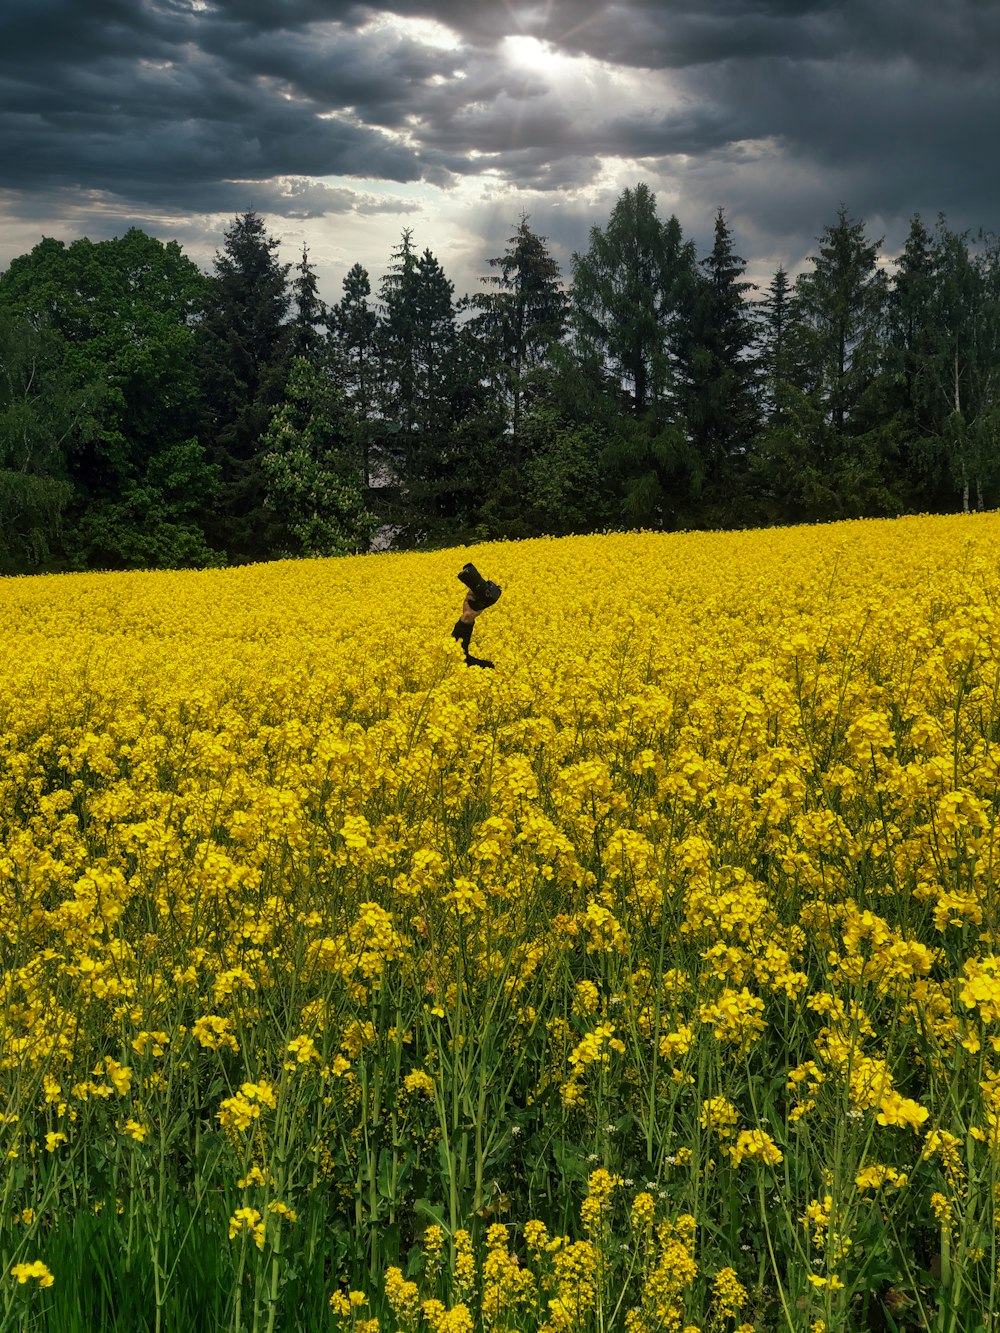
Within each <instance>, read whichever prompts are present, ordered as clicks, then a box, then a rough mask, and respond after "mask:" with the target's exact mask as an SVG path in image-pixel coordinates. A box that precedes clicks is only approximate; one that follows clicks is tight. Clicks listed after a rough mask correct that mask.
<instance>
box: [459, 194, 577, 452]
mask: <svg viewBox="0 0 1000 1333" xmlns="http://www.w3.org/2000/svg"><path fill="white" fill-rule="evenodd" d="M545 241H546V238H545V237H544V236H536V235H535V233H534V232H533V231H532V230H531V228H530V227H529V225H528V217H527V214H522V216H521V221H520V223H519V224H518V228H517V231H516V232H515V233H514V235H513V236H511V237H510V238H509V240H508V242H507V249H506V250H505V251H504V253H503V254H502V255H498V256H496V257H495V258H493V259H490V260H489V261H488V262H489V265H490V267H491V268H492V269H494V270H496V272H494V273H492V274H490V275H488V276H487V277H485V278H483V282H484V284H486V285H487V287H488V288H489V290H488V291H485V292H477V293H476V294H475V295H474V296H473V297H472V298H471V301H470V305H471V306H472V308H473V309H474V310H476V311H478V312H479V313H478V315H477V316H476V317H475V319H474V320H473V321H472V327H473V329H474V330H475V332H476V334H477V336H478V337H479V338H480V339H481V340H482V343H483V345H484V355H485V358H486V362H487V366H488V369H489V371H490V374H491V377H492V379H493V382H494V385H495V389H496V391H497V393H498V394H499V396H500V398H501V400H502V402H503V404H504V408H505V415H506V433H507V435H508V436H509V439H510V445H511V451H510V456H511V462H512V465H513V467H514V468H515V469H517V468H519V467H520V465H521V462H522V452H523V450H522V439H521V421H522V417H523V414H524V407H525V399H526V397H527V396H528V395H529V394H530V392H531V383H532V377H533V376H535V375H537V372H538V371H539V370H540V368H541V367H542V366H543V365H544V364H545V362H546V359H547V357H548V355H549V353H550V352H551V349H552V347H553V346H554V345H555V344H556V343H558V342H560V341H561V340H562V338H563V336H564V334H565V332H566V322H567V316H568V300H567V297H566V293H565V292H564V291H563V288H562V281H561V275H560V273H559V265H558V264H557V263H556V261H555V260H554V259H553V258H552V256H551V255H550V254H549V251H548V249H547V248H546V244H545Z"/></svg>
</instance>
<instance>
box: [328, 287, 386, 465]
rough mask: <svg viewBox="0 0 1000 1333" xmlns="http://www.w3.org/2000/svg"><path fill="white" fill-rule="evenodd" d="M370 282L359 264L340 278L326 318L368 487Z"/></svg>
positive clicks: (372, 360) (374, 367)
mask: <svg viewBox="0 0 1000 1333" xmlns="http://www.w3.org/2000/svg"><path fill="white" fill-rule="evenodd" d="M371 290H372V289H371V282H370V280H369V278H368V272H367V270H366V269H365V268H363V267H362V265H361V264H354V265H353V266H352V267H351V268H350V269H349V270H348V272H347V274H346V275H345V277H344V294H343V296H342V297H341V299H340V301H339V302H338V303H337V305H336V306H335V307H334V309H333V311H332V312H331V315H330V329H331V332H332V334H333V336H334V338H335V339H336V342H337V344H338V347H339V358H338V360H339V365H340V369H341V374H342V376H343V382H344V387H345V389H346V391H347V397H348V401H349V403H350V407H351V411H352V413H353V415H354V420H355V427H356V431H357V435H358V439H359V442H360V446H361V457H362V468H363V475H364V484H365V487H366V488H367V487H368V486H370V485H371V434H372V422H373V416H374V411H375V396H376V387H377V374H378V361H377V358H376V333H377V331H378V315H377V314H376V312H375V310H374V308H373V307H372V306H371V305H370V304H369V302H368V298H369V296H370V295H371Z"/></svg>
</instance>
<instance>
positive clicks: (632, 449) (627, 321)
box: [572, 183, 699, 526]
mask: <svg viewBox="0 0 1000 1333" xmlns="http://www.w3.org/2000/svg"><path fill="white" fill-rule="evenodd" d="M694 269H695V253H694V246H693V244H692V243H691V242H687V241H685V240H684V239H683V235H682V232H681V227H680V223H679V222H678V221H677V219H676V218H675V217H671V218H669V219H668V220H667V222H666V223H661V222H660V219H659V217H658V216H657V213H656V199H655V196H654V195H653V194H652V192H651V191H650V190H649V188H648V186H646V185H644V184H641V183H640V184H639V185H637V186H636V188H635V190H625V191H624V192H623V194H622V195H621V197H620V198H619V200H618V202H617V203H616V204H615V207H614V209H613V210H612V213H611V217H610V219H609V221H608V225H607V227H606V228H605V229H604V230H603V231H602V230H601V229H600V228H599V227H594V228H592V229H591V233H590V249H589V251H588V252H587V254H586V255H583V256H581V255H579V254H574V256H573V278H574V280H573V293H572V323H573V328H574V332H575V351H576V356H577V360H578V364H579V365H580V366H581V367H586V368H587V373H588V374H589V375H590V376H591V378H592V379H593V381H594V385H595V388H598V386H599V390H598V391H599V393H600V397H601V399H602V407H601V410H600V413H599V416H600V418H601V419H602V420H603V422H604V423H605V426H604V434H605V438H606V441H607V443H606V445H605V448H604V452H603V455H602V467H603V469H604V472H605V475H606V476H607V477H608V479H609V481H611V482H612V483H613V484H614V485H615V487H616V489H617V490H618V491H619V495H620V504H621V514H622V516H623V517H624V518H625V519H626V520H627V521H629V522H633V523H634V522H640V523H645V524H650V525H656V526H674V525H678V524H682V523H685V522H686V521H687V520H688V517H689V515H690V512H691V510H690V501H691V497H692V495H693V494H694V492H695V491H696V490H697V487H698V485H699V460H698V458H697V455H696V454H695V451H694V450H693V449H692V448H691V446H690V443H689V441H688V440H687V438H686V435H685V432H684V429H683V426H682V424H681V422H680V420H679V409H678V405H677V398H676V389H677V384H676V366H675V361H674V348H673V339H674V336H675V334H676V332H677V326H678V321H679V318H680V314H681V311H682V308H683V304H684V302H685V300H686V299H687V298H688V297H689V296H690V292H691V287H692V284H693V282H694ZM622 407H624V408H625V409H626V412H627V414H628V415H627V416H626V415H624V414H623V413H622V411H621V408H622ZM629 418H631V420H630V419H629Z"/></svg>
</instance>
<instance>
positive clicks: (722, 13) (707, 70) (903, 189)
mask: <svg viewBox="0 0 1000 1333" xmlns="http://www.w3.org/2000/svg"><path fill="white" fill-rule="evenodd" d="M998 129H1000V0H830V2H825V0H815V2H812V0H618V2H617V3H606V4H597V3H593V0H529V2H528V3H520V0H487V2H486V3H479V2H478V0H394V2H393V3H391V4H386V5H382V4H379V3H371V4H355V3H349V2H348V0H2V2H0V268H3V267H6V265H7V263H9V261H10V259H11V258H12V257H13V256H15V255H17V254H21V253H23V252H24V251H26V250H28V249H30V248H31V247H32V246H33V245H34V244H35V243H36V242H37V241H38V239H39V238H40V237H41V236H43V235H49V236H57V237H60V238H62V239H65V240H67V241H69V240H72V239H74V238H76V237H78V236H82V235H88V236H90V237H91V238H92V239H94V240H99V239H103V238H105V237H108V236H114V235H119V234H121V233H122V232H123V231H124V230H125V229H126V228H127V227H129V226H139V227H142V228H143V229H145V230H146V231H149V232H151V233H152V234H154V235H156V236H159V237H161V238H162V239H164V240H166V239H170V238H176V239H177V240H179V241H180V242H181V243H182V245H183V246H184V247H185V249H186V250H187V251H188V253H189V254H190V255H191V256H192V257H193V258H194V259H195V260H196V261H197V262H199V263H200V264H201V265H202V266H203V267H208V266H209V265H210V263H211V259H212V255H213V253H214V252H215V250H216V249H217V248H218V247H219V245H220V244H221V239H222V234H223V231H224V229H225V227H226V225H227V222H228V221H229V220H230V219H231V218H232V217H233V215H234V214H235V213H237V212H241V211H243V210H245V209H247V208H254V209H256V210H257V211H258V212H261V213H263V214H264V215H265V216H266V217H267V219H268V223H269V227H270V230H271V231H272V233H273V234H275V235H276V236H279V237H280V238H281V240H282V245H283V253H284V257H285V258H287V259H294V258H295V257H296V255H297V254H298V253H301V249H302V246H303V244H304V243H305V244H307V245H308V247H309V250H310V254H311V257H312V259H313V261H314V263H315V264H316V267H317V269H318V271H319V274H320V282H321V288H322V291H323V294H324V295H325V296H326V298H327V299H328V300H336V299H337V298H338V296H339V293H340V284H341V280H342V278H343V275H344V273H345V271H346V269H347V268H349V267H350V265H351V264H353V263H354V262H356V261H360V262H361V263H363V264H364V265H365V266H366V267H367V268H368V269H369V270H370V272H371V274H372V277H373V279H377V277H378V276H379V275H380V274H381V272H382V271H383V269H384V268H385V265H386V263H387V261H388V256H389V251H390V250H391V248H392V246H393V245H394V244H395V242H396V241H397V239H398V237H399V234H400V231H401V229H402V228H403V227H411V228H412V229H413V232H414V239H415V241H416V244H417V245H418V247H419V248H421V249H422V248H423V247H424V246H429V247H430V248H431V249H432V250H433V251H434V253H435V254H436V255H437V256H438V258H439V259H440V260H441V262H442V264H443V265H444V267H445V270H446V272H447V273H448V275H449V276H450V277H451V278H452V280H453V281H454V282H455V285H456V288H457V292H458V293H459V294H461V293H462V292H463V291H466V290H472V289H473V288H474V287H475V286H476V285H477V284H478V279H479V276H480V275H481V274H482V273H483V272H484V271H485V268H486V265H485V260H486V259H487V258H488V256H490V255H494V254H498V253H499V252H500V250H501V249H502V248H503V242H504V239H505V238H506V237H507V236H509V235H510V233H511V231H512V230H513V227H514V226H515V225H516V223H517V220H518V218H519V217H520V215H521V213H522V212H527V213H528V214H529V215H530V218H531V223H532V226H533V228H534V229H535V230H536V231H538V232H540V233H542V234H545V235H547V236H548V237H549V238H550V241H551V243H552V247H553V250H554V252H555V254H556V256H557V258H558V259H559V261H560V263H561V264H562V266H563V269H564V272H566V273H568V269H569V260H570V255H571V254H572V252H573V251H574V250H585V249H586V248H587V234H588V230H589V228H590V227H591V226H592V225H594V224H595V223H596V224H598V225H603V224H604V223H605V222H606V220H607V217H608V214H609V212H610V210H611V207H612V206H613V204H614V201H615V199H616V198H617V197H618V195H619V194H620V192H621V190H622V189H623V188H625V187H626V186H631V185H634V184H635V183H636V182H637V181H640V180H642V181H646V182H647V183H648V184H649V186H650V187H651V188H652V189H653V190H654V191H655V192H656V196H657V201H658V204H659V208H660V212H661V214H662V215H663V216H666V215H668V214H669V213H676V214H677V216H678V218H679V219H680V221H681V223H682V226H683V228H684V231H685V234H686V235H689V236H693V237H694V238H695V239H696V241H697V242H698V244H699V247H700V248H701V249H702V250H703V249H704V248H705V247H706V246H707V244H708V242H709V238H710V236H711V231H712V222H713V218H714V214H715V211H716V209H717V208H718V207H720V206H721V207H723V208H724V209H725V211H726V214H727V216H728V218H729V221H730V224H731V226H732V228H733V230H734V233H735V236H736V240H737V245H738V249H739V250H740V252H741V253H742V254H743V255H744V256H745V257H746V258H747V260H748V261H749V264H750V271H751V273H752V275H754V276H756V277H758V278H760V279H762V280H763V281H765V282H766V281H767V279H768V277H769V276H770V274H771V273H772V272H773V270H774V269H775V268H776V267H777V265H778V264H779V263H781V264H784V265H785V266H786V267H787V268H790V269H791V270H793V271H795V270H797V269H798V268H800V267H802V266H803V265H804V264H805V262H806V257H807V256H808V255H809V254H810V253H812V252H814V250H815V238H816V236H817V235H818V234H819V232H820V231H821V230H822V228H823V227H824V226H825V225H826V224H827V223H828V222H830V221H832V220H833V219H834V217H835V216H836V211H837V208H838V206H839V205H840V204H841V203H844V204H846V206H847V207H848V209H849V210H850V212H851V213H852V214H853V215H854V216H856V217H861V218H864V219H865V221H866V222H867V224H868V227H869V232H870V234H874V235H876V236H877V235H885V237H886V249H887V251H888V252H891V251H893V250H894V249H898V246H899V244H900V243H901V240H902V238H903V236H904V235H905V232H906V228H907V225H908V221H909V218H910V217H911V215H912V214H913V213H914V212H920V213H922V214H923V215H924V217H925V219H926V220H928V221H932V220H933V218H934V217H935V216H936V214H937V213H938V212H941V211H943V212H944V213H945V214H946V215H947V217H948V221H949V223H950V224H951V225H952V226H953V227H955V228H958V229H964V228H973V229H978V228H979V227H986V228H988V229H995V230H1000V170H998V161H997V157H998V150H997V131H998Z"/></svg>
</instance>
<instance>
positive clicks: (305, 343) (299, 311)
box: [289, 246, 327, 364]
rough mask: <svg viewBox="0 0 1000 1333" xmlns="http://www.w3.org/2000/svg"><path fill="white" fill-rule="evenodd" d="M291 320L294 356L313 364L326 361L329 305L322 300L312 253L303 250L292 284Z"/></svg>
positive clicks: (291, 349)
mask: <svg viewBox="0 0 1000 1333" xmlns="http://www.w3.org/2000/svg"><path fill="white" fill-rule="evenodd" d="M291 306H292V319H291V325H290V328H289V339H290V346H289V352H290V353H291V355H292V356H304V357H305V358H306V359H307V360H308V361H312V362H313V363H314V364H315V363H318V362H319V361H320V360H321V359H323V356H324V352H325V351H326V336H325V334H324V332H323V326H324V324H325V323H326V320H327V309H326V305H325V304H324V302H323V301H322V300H321V298H320V294H319V283H318V282H317V280H316V270H315V269H314V268H313V266H312V264H311V263H310V262H309V251H308V249H307V247H306V246H303V247H302V258H301V259H300V260H299V262H298V263H297V264H296V265H295V277H294V278H293V279H292V283H291Z"/></svg>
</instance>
